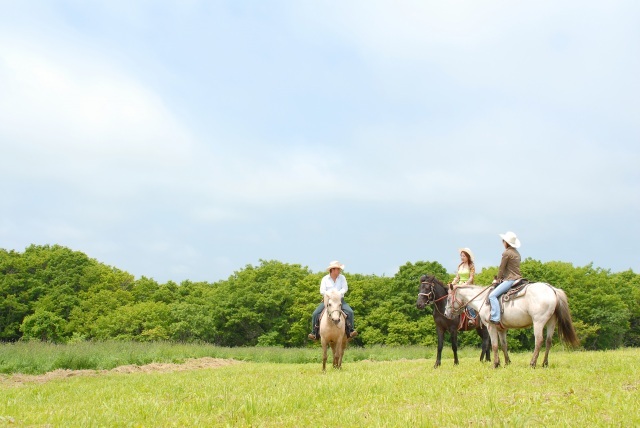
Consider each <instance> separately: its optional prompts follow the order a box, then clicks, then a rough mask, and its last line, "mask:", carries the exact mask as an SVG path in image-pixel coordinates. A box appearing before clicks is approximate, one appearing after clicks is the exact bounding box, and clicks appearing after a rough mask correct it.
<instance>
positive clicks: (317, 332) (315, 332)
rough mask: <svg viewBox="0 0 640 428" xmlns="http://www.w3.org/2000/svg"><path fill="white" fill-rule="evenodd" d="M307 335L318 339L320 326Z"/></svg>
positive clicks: (312, 338)
mask: <svg viewBox="0 0 640 428" xmlns="http://www.w3.org/2000/svg"><path fill="white" fill-rule="evenodd" d="M307 337H308V338H309V339H311V340H318V337H320V328H319V327H318V326H316V327H315V328H314V329H313V330H312V331H311V333H309V335H308V336H307Z"/></svg>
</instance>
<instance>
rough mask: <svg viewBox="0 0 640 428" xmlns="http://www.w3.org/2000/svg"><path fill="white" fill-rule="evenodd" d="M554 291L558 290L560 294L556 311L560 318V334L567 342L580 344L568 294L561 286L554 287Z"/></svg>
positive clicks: (557, 316) (558, 294)
mask: <svg viewBox="0 0 640 428" xmlns="http://www.w3.org/2000/svg"><path fill="white" fill-rule="evenodd" d="M554 291H555V292H556V296H558V302H557V303H556V311H555V315H556V318H557V319H558V334H559V335H560V338H561V339H562V340H564V342H565V343H568V344H569V345H571V346H574V347H576V346H579V345H580V340H578V335H577V334H576V329H575V328H574V327H573V321H572V320H571V312H569V301H568V299H567V295H566V294H565V292H564V291H563V290H561V289H559V288H555V287H554Z"/></svg>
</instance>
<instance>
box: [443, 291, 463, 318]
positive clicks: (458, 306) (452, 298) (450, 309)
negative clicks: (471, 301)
mask: <svg viewBox="0 0 640 428" xmlns="http://www.w3.org/2000/svg"><path fill="white" fill-rule="evenodd" d="M464 306H465V305H464V304H463V303H462V301H460V300H459V299H458V298H456V288H455V287H454V286H453V285H449V296H448V297H447V306H446V307H445V310H444V316H445V317H447V318H453V317H455V316H457V315H460V312H462V310H463V309H464Z"/></svg>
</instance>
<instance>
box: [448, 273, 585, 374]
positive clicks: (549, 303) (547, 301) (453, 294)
mask: <svg viewBox="0 0 640 428" xmlns="http://www.w3.org/2000/svg"><path fill="white" fill-rule="evenodd" d="M450 288H451V290H450V291H449V297H448V299H447V309H446V310H445V316H451V315H455V314H457V313H459V312H460V311H461V310H462V309H463V308H464V307H465V306H469V307H471V308H473V309H475V310H476V312H478V314H479V315H480V318H481V319H482V322H484V323H485V324H486V325H487V328H488V329H489V336H490V337H491V349H492V350H493V366H494V367H498V366H499V365H500V357H499V356H498V345H500V346H501V347H502V352H503V354H504V360H505V364H509V363H510V362H511V361H510V360H509V354H508V353H507V330H508V329H510V328H527V327H530V326H531V325H533V335H534V337H535V349H534V351H533V356H532V357H531V362H530V363H529V364H530V365H531V367H535V366H536V363H537V361H538V355H539V353H540V348H541V347H542V342H543V341H544V342H545V345H546V346H545V348H546V349H545V353H544V361H543V363H542V366H543V367H546V366H547V365H548V364H549V350H550V349H551V341H552V338H553V333H554V332H555V329H556V324H557V325H558V334H559V336H560V338H562V339H563V340H564V341H565V342H566V343H568V344H570V345H572V346H577V345H579V343H580V342H579V340H578V337H577V335H576V331H575V329H574V327H573V321H572V320H571V313H570V312H569V303H568V301H567V295H566V294H565V292H564V291H562V290H561V289H559V288H555V287H553V286H551V285H549V284H547V283H544V282H534V283H531V284H529V285H527V288H526V290H525V292H524V295H523V296H522V297H516V298H513V297H512V298H511V299H509V301H508V302H505V303H504V313H503V314H502V319H501V322H502V324H501V325H499V326H498V325H495V324H492V323H490V322H489V317H490V315H491V308H490V305H489V304H488V303H486V302H485V301H486V299H487V296H488V295H489V292H490V290H491V288H490V287H476V286H472V285H468V286H462V287H456V288H453V287H450ZM545 327H546V328H547V335H546V340H545V338H544V337H543V330H544V328H545ZM498 339H500V343H498Z"/></svg>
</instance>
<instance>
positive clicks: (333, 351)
mask: <svg viewBox="0 0 640 428" xmlns="http://www.w3.org/2000/svg"><path fill="white" fill-rule="evenodd" d="M331 354H332V355H333V358H332V365H333V368H334V369H335V368H336V364H337V363H338V359H337V355H336V342H335V341H333V342H331Z"/></svg>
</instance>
